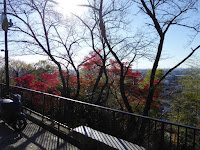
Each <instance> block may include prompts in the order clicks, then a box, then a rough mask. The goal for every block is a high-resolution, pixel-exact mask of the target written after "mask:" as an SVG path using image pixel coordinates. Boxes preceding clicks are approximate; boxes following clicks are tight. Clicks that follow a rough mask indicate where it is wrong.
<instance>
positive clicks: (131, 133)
mask: <svg viewBox="0 0 200 150" xmlns="http://www.w3.org/2000/svg"><path fill="white" fill-rule="evenodd" d="M3 86H4V84H1V93H2V89H3ZM10 89H11V92H12V93H19V94H21V95H22V101H23V105H24V106H25V107H27V108H29V109H32V110H34V111H36V112H38V113H41V114H42V115H44V116H47V117H49V118H51V119H52V120H56V121H58V122H60V123H62V124H64V125H66V126H68V127H69V128H76V127H78V126H81V125H83V126H89V127H91V128H93V129H95V130H98V131H101V132H104V133H107V134H109V135H112V136H115V137H117V138H121V139H124V140H127V141H129V142H132V143H134V144H138V145H140V146H143V147H145V148H146V149H148V150H151V149H152V150H156V149H167V150H174V149H175V150H198V149H200V128H196V127H191V126H187V125H182V124H177V123H173V122H169V121H163V120H159V119H155V118H151V117H147V116H142V115H137V114H132V113H128V112H124V111H120V110H116V109H112V108H107V107H103V106H98V105H94V104H90V103H86V102H82V101H78V100H73V99H70V98H65V97H61V96H56V95H52V94H48V93H43V92H40V91H35V90H31V89H26V88H23V87H17V86H10ZM144 123H145V130H144V131H145V132H144V133H143V134H141V133H140V132H141V127H142V125H144Z"/></svg>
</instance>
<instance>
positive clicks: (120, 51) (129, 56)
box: [84, 0, 149, 112]
mask: <svg viewBox="0 0 200 150" xmlns="http://www.w3.org/2000/svg"><path fill="white" fill-rule="evenodd" d="M129 5H130V3H129V1H115V0H112V1H105V3H104V1H103V0H99V1H89V4H88V5H84V6H86V7H89V8H90V9H91V10H92V13H93V18H95V19H96V28H97V29H98V35H99V37H101V38H102V40H103V43H104V46H105V48H106V49H107V51H108V54H111V56H110V57H111V58H114V59H115V60H116V61H117V63H118V64H119V66H120V79H119V80H120V93H121V97H122V99H123V102H124V104H125V107H126V109H127V110H128V111H129V112H133V110H132V108H131V106H130V104H129V99H128V97H127V96H126V91H125V85H124V82H125V78H126V75H127V71H128V70H129V69H130V67H131V64H132V63H133V62H134V61H135V60H136V59H138V58H139V57H141V56H143V54H144V51H143V52H142V51H141V49H145V47H146V46H147V45H149V43H148V44H147V43H143V42H142V37H141V36H138V35H137V34H136V35H135V36H129V35H128V34H127V31H126V30H125V29H126V28H125V27H127V26H128V21H127V20H126V19H125V16H126V15H127V13H126V10H127V9H128V6H129ZM123 34H124V35H123ZM125 62H128V63H127V64H125Z"/></svg>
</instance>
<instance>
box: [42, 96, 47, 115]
mask: <svg viewBox="0 0 200 150" xmlns="http://www.w3.org/2000/svg"><path fill="white" fill-rule="evenodd" d="M42 96H43V111H42V115H43V116H44V114H45V105H46V104H45V103H46V100H45V98H46V97H45V94H42Z"/></svg>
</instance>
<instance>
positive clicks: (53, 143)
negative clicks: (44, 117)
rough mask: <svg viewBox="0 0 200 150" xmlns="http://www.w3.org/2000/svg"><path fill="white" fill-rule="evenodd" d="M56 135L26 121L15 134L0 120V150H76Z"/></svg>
mask: <svg viewBox="0 0 200 150" xmlns="http://www.w3.org/2000/svg"><path fill="white" fill-rule="evenodd" d="M77 149H78V148H76V147H75V146H73V145H71V144H69V143H67V142H66V141H64V140H63V139H61V138H59V137H57V136H56V135H54V134H52V133H50V132H49V131H46V130H44V129H43V128H41V127H40V126H38V125H36V124H34V123H32V122H31V121H29V120H28V124H27V126H26V128H25V129H24V130H23V131H22V132H21V133H16V132H15V131H14V130H13V129H11V128H9V127H8V126H7V125H5V124H4V123H3V122H2V121H1V120H0V150H77Z"/></svg>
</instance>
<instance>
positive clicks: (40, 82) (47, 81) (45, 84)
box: [14, 73, 60, 95]
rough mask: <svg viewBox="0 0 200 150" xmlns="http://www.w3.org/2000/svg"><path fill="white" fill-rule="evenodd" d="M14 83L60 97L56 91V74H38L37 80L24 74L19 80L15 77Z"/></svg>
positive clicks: (57, 82)
mask: <svg viewBox="0 0 200 150" xmlns="http://www.w3.org/2000/svg"><path fill="white" fill-rule="evenodd" d="M14 81H15V83H16V85H17V86H22V87H25V88H29V89H33V90H37V91H42V92H47V93H51V94H56V95H60V92H59V91H58V89H57V85H58V84H59V81H58V73H53V74H47V73H44V74H40V77H39V78H38V79H37V77H35V76H34V75H30V74H26V75H25V76H23V77H21V78H19V77H15V78H14Z"/></svg>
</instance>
